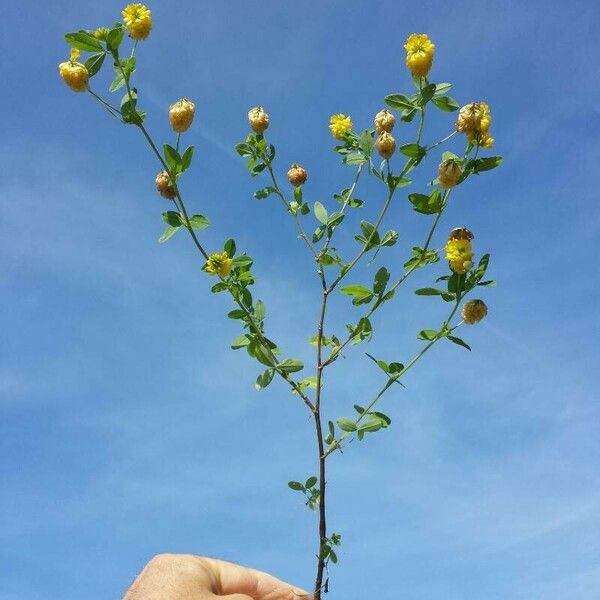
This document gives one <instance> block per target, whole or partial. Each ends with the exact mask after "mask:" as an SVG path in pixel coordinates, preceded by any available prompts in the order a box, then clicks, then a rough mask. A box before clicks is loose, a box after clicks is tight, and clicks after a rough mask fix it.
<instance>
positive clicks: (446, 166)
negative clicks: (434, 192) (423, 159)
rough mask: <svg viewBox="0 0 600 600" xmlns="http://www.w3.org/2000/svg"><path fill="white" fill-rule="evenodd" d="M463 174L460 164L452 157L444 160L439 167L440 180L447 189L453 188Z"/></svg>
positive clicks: (441, 185)
mask: <svg viewBox="0 0 600 600" xmlns="http://www.w3.org/2000/svg"><path fill="white" fill-rule="evenodd" d="M461 176H462V169H461V168H460V165H459V164H458V163H457V162H456V161H455V160H454V159H452V158H449V159H448V160H444V161H442V162H441V163H440V166H439V168H438V181H439V183H440V187H443V188H444V189H445V190H447V189H450V188H453V187H454V186H455V185H456V184H457V183H458V180H459V179H460V178H461Z"/></svg>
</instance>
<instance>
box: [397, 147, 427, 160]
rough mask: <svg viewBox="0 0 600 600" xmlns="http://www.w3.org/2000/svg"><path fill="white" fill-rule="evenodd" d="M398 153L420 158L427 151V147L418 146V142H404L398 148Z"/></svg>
mask: <svg viewBox="0 0 600 600" xmlns="http://www.w3.org/2000/svg"><path fill="white" fill-rule="evenodd" d="M398 150H399V152H400V154H404V156H408V157H409V158H422V157H423V156H425V154H426V152H427V148H425V147H423V146H419V144H404V146H400V148H398Z"/></svg>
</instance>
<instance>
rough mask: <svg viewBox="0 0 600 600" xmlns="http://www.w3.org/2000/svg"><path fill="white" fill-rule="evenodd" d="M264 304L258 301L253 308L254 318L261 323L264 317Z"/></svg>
mask: <svg viewBox="0 0 600 600" xmlns="http://www.w3.org/2000/svg"><path fill="white" fill-rule="evenodd" d="M266 312H267V311H266V308H265V303H264V302H263V301H262V300H259V301H258V302H257V303H256V306H255V307H254V317H255V318H256V319H257V320H258V321H259V322H260V321H263V320H264V318H265V315H266Z"/></svg>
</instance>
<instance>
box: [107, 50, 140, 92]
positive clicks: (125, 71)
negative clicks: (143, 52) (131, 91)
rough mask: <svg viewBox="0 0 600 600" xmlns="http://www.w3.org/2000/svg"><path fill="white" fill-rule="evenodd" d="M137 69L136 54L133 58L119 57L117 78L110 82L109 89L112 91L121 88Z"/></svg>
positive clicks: (116, 71)
mask: <svg viewBox="0 0 600 600" xmlns="http://www.w3.org/2000/svg"><path fill="white" fill-rule="evenodd" d="M134 71H135V56H132V57H131V58H121V59H119V61H118V63H117V65H115V79H114V81H113V82H112V83H111V84H110V87H109V88H108V90H109V91H110V92H116V91H117V90H118V89H119V88H121V87H123V86H124V85H125V80H126V79H127V81H129V78H130V77H131V74H132V73H133V72H134Z"/></svg>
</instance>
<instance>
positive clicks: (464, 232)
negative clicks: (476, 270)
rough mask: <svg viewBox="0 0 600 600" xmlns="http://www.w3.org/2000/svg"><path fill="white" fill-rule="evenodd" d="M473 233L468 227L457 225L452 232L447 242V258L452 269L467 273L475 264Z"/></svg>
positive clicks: (459, 272) (456, 271)
mask: <svg viewBox="0 0 600 600" xmlns="http://www.w3.org/2000/svg"><path fill="white" fill-rule="evenodd" d="M472 239H473V234H472V233H471V232H470V231H469V230H468V229H467V228H466V227H457V228H456V229H453V230H452V231H451V232H450V236H449V237H448V241H447V242H446V260H447V261H448V264H449V265H450V268H451V269H452V271H454V272H455V273H458V274H462V273H466V272H467V271H468V270H469V269H470V268H471V267H472V266H473V246H472V245H471V240H472Z"/></svg>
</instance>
